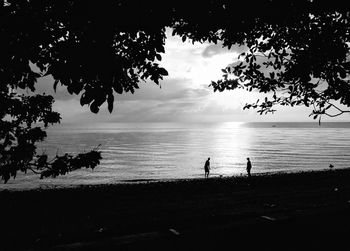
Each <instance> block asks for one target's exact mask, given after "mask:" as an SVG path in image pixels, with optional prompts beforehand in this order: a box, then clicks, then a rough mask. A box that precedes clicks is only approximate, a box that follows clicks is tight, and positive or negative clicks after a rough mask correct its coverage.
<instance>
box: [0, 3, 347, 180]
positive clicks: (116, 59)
mask: <svg viewBox="0 0 350 251" xmlns="http://www.w3.org/2000/svg"><path fill="white" fill-rule="evenodd" d="M349 16H350V15H349V6H348V4H346V2H345V1H339V0H333V1H332V3H331V4H330V3H327V4H324V3H323V2H322V1H319V0H313V1H312V0H299V1H297V0H295V1H292V0H286V1H279V0H259V1H253V0H245V1H242V2H240V3H239V5H236V2H235V1H231V0H215V1H213V0H203V1H201V2H200V3H198V4H196V3H191V2H189V1H180V0H179V1H172V2H169V3H167V4H163V3H160V2H159V1H156V0H149V1H137V0H105V1H102V2H98V1H88V0H60V1H57V0H27V1H22V0H7V1H4V0H3V1H0V38H1V39H0V123H1V124H0V142H1V146H0V175H1V176H2V179H3V180H5V182H6V181H7V180H8V179H9V178H10V177H11V176H12V177H15V176H16V173H17V172H18V171H24V172H25V171H26V170H29V169H30V170H32V171H34V172H37V173H41V177H47V176H52V177H55V176H57V175H59V174H65V173H67V172H68V171H71V170H74V169H76V168H80V167H84V166H85V167H92V168H93V167H95V166H96V165H97V164H98V163H99V160H100V158H101V155H100V152H99V151H98V150H97V149H94V150H93V151H91V152H89V153H85V154H80V155H78V156H75V157H73V156H71V155H69V154H65V155H63V156H56V157H55V159H54V160H52V161H48V159H47V156H46V155H37V154H36V147H35V143H36V142H38V141H41V140H43V139H44V138H45V137H46V133H45V132H44V129H43V128H42V127H38V126H36V122H42V123H43V125H44V127H46V126H48V125H49V124H54V123H58V122H59V121H60V116H59V114H58V113H56V112H54V111H52V102H53V98H52V97H51V96H47V95H44V94H43V95H39V94H36V95H35V94H34V93H33V92H34V91H35V82H36V80H37V79H38V78H40V77H43V76H47V75H51V76H52V77H53V78H54V80H55V83H54V86H53V87H54V88H55V89H56V87H57V84H61V85H63V86H65V87H66V88H67V90H68V92H69V93H70V94H81V98H80V103H81V105H88V106H89V107H90V110H91V111H92V112H94V113H97V112H98V111H99V107H100V106H101V105H102V104H103V103H104V102H107V104H108V110H109V111H110V112H111V111H112V110H113V104H114V99H115V95H116V94H122V93H124V92H132V93H133V92H134V91H135V89H138V88H139V86H138V84H139V82H140V81H145V80H151V81H153V82H155V83H156V84H159V80H161V79H162V78H163V76H166V75H167V74H168V73H167V71H166V70H165V69H164V68H162V67H160V66H159V64H158V63H157V61H161V59H162V58H161V55H160V54H161V53H163V52H164V43H165V28H166V27H171V28H172V29H173V33H174V34H177V35H180V36H181V37H182V40H183V41H185V40H186V39H189V40H192V41H193V42H195V41H199V42H204V41H209V42H213V43H217V42H218V41H222V42H223V45H224V46H226V47H228V48H230V47H231V46H232V45H234V44H240V45H245V46H247V47H248V50H247V51H246V52H244V53H242V54H241V59H242V60H241V61H240V62H239V63H235V64H233V65H231V66H229V67H227V68H226V69H223V72H224V76H223V79H221V80H218V81H216V82H212V84H211V85H212V86H213V88H214V91H217V90H218V91H224V90H231V89H236V88H246V89H248V90H250V91H253V90H258V91H260V92H265V93H266V92H272V93H273V98H272V99H267V98H266V99H265V100H263V101H262V102H261V103H259V102H257V103H255V104H247V105H246V108H250V107H259V108H260V110H259V111H260V112H261V113H264V112H272V111H274V110H273V106H274V105H276V104H281V105H291V106H294V105H306V106H308V105H314V106H315V109H314V114H315V116H317V115H322V114H328V113H327V110H328V109H330V108H331V107H335V106H334V104H333V103H332V100H339V101H340V103H341V104H345V105H347V106H349V104H350V94H349V93H350V92H349V88H350V86H349V77H348V75H349V62H348V58H347V56H348V53H349ZM31 65H34V66H35V67H33V66H31ZM37 69H39V70H37ZM18 89H26V90H28V93H27V94H26V95H25V94H20V93H19V92H18V91H17V90H18ZM284 92H286V94H284ZM335 109H338V108H337V107H335ZM343 112H345V111H342V110H340V109H339V113H343Z"/></svg>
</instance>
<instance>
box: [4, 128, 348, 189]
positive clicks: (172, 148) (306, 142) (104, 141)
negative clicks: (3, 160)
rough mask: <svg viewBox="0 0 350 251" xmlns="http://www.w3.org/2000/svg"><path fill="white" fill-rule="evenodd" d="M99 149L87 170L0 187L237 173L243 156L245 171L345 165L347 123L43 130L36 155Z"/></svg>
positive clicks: (34, 177)
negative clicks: (44, 135)
mask: <svg viewBox="0 0 350 251" xmlns="http://www.w3.org/2000/svg"><path fill="white" fill-rule="evenodd" d="M95 147H98V149H99V150H100V151H101V152H102V157H103V159H102V161H101V164H100V165H99V166H98V167H96V168H95V169H94V170H91V169H81V170H78V171H74V172H72V173H70V174H68V175H65V176H61V177H57V178H48V179H43V180H40V179H39V177H38V176H37V175H34V174H30V173H28V174H26V175H19V176H18V177H17V178H16V179H15V180H13V179H10V180H9V181H8V184H1V185H0V189H32V188H38V187H41V188H50V187H62V186H63V187H65V186H72V185H82V184H106V183H107V184H111V183H121V182H135V181H136V182H140V181H149V180H168V179H191V178H200V177H204V169H203V165H204V162H205V161H206V159H207V158H208V157H210V160H211V176H222V177H227V176H240V175H245V174H246V171H245V167H246V158H247V157H249V158H250V159H251V161H252V165H253V168H252V173H253V174H254V173H266V172H294V171H306V170H321V169H328V168H329V165H330V164H332V165H333V166H334V168H346V167H350V123H345V122H343V123H334V122H333V123H322V124H321V126H319V125H318V123H316V122H315V123H289V122H288V123H287V122H286V123H237V122H230V123H212V124H210V123H203V124H200V123H198V124H181V123H107V124H99V125H90V126H84V127H77V126H71V125H62V126H55V127H53V128H50V129H49V130H48V137H47V139H46V141H45V142H42V143H40V144H39V146H38V153H43V152H44V153H47V154H48V155H49V156H51V157H53V156H55V155H56V154H59V155H60V154H64V153H66V152H68V153H73V154H74V153H79V152H84V151H85V152H86V151H89V150H91V149H93V148H95Z"/></svg>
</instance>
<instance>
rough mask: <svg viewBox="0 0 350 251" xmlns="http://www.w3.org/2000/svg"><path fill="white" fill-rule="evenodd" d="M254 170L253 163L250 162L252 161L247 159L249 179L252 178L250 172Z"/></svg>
mask: <svg viewBox="0 0 350 251" xmlns="http://www.w3.org/2000/svg"><path fill="white" fill-rule="evenodd" d="M251 169H252V162H250V159H249V158H247V173H248V178H250V177H251V175H250V170H251Z"/></svg>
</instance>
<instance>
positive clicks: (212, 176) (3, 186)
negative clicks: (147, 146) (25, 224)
mask: <svg viewBox="0 0 350 251" xmlns="http://www.w3.org/2000/svg"><path fill="white" fill-rule="evenodd" d="M337 170H350V167H343V168H336V169H333V170H330V169H329V168H324V169H310V170H295V171H294V170H285V171H268V172H267V171H265V172H257V173H254V172H252V176H254V177H268V176H275V175H289V174H292V175H293V174H303V173H319V172H321V173H322V172H328V171H337ZM246 177H247V174H246V173H244V172H242V173H240V174H237V175H235V174H234V175H231V176H230V175H220V174H210V176H209V179H244V178H246ZM34 179H39V178H38V177H35V178H34ZM52 179H53V181H54V178H52ZM203 179H205V178H204V174H203V177H202V176H201V177H192V178H191V177H190V178H159V179H157V178H153V179H152V178H150V179H146V178H138V179H124V180H117V181H115V182H113V183H101V184H70V185H69V184H40V185H38V186H37V187H10V186H11V185H17V184H9V185H8V184H1V186H0V193H1V192H21V191H34V192H35V191H42V190H64V189H80V188H84V187H89V188H90V187H91V188H94V187H100V186H120V185H130V184H135V185H136V184H152V183H167V182H185V181H186V182H188V181H198V180H203ZM7 185H8V187H6V186H7Z"/></svg>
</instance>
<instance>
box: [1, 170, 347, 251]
mask: <svg viewBox="0 0 350 251" xmlns="http://www.w3.org/2000/svg"><path fill="white" fill-rule="evenodd" d="M349 180H350V169H341V170H326V171H311V172H298V173H289V174H287V173H275V174H259V175H257V174H255V175H254V173H253V177H252V179H251V180H248V179H247V177H245V176H237V177H225V178H220V177H215V178H209V179H204V178H201V179H189V180H186V179H183V180H174V181H156V182H135V183H129V184H117V185H89V186H77V187H71V188H62V189H36V190H28V191H10V190H8V191H7V190H3V191H1V192H0V201H1V208H0V215H1V216H2V220H1V221H2V222H1V228H2V235H1V237H2V242H1V243H2V248H4V249H2V250H139V249H140V248H141V247H142V249H143V250H145V248H146V247H148V248H150V249H151V248H153V249H154V248H160V249H166V250H172V249H174V250H179V249H180V250H181V249H182V250H183V249H186V248H189V247H192V248H194V249H197V248H198V249H205V250H206V249H212V248H224V247H225V246H226V244H228V245H232V247H240V248H244V249H251V250H253V249H257V248H259V249H260V250H261V249H264V250H265V249H266V250H301V249H303V248H317V247H319V248H324V247H332V248H333V250H335V249H334V248H335V247H338V246H339V245H341V244H343V243H346V240H347V239H346V238H345V237H346V234H347V230H348V229H349V227H350V183H349ZM342 237H344V238H342ZM281 245H282V246H281ZM339 247H340V246H339Z"/></svg>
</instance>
